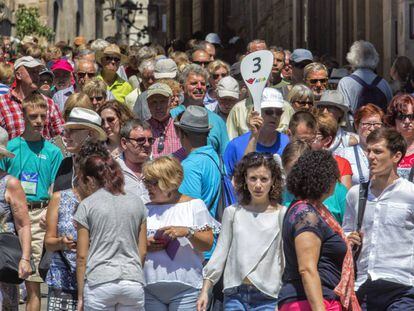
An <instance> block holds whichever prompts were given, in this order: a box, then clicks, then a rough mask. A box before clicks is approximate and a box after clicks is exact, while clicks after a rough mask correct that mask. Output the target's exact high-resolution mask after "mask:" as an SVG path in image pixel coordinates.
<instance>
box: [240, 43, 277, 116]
mask: <svg viewBox="0 0 414 311" xmlns="http://www.w3.org/2000/svg"><path fill="white" fill-rule="evenodd" d="M272 66H273V53H272V52H270V51H267V50H262V51H257V52H253V53H250V54H248V55H247V56H245V57H244V58H243V60H242V62H241V64H240V71H241V75H242V77H243V80H244V82H245V83H246V86H247V88H248V89H249V92H250V94H251V96H252V99H253V104H254V110H255V111H257V112H258V113H259V114H260V102H261V98H262V93H263V89H264V88H265V86H266V83H267V80H268V79H269V76H270V72H271V71H272Z"/></svg>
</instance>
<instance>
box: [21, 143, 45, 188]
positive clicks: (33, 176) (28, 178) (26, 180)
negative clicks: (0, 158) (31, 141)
mask: <svg viewBox="0 0 414 311" xmlns="http://www.w3.org/2000/svg"><path fill="white" fill-rule="evenodd" d="M19 148H20V155H21V154H22V142H21V140H20V146H19ZM19 160H20V183H21V185H22V188H23V191H24V193H25V194H26V195H36V194H37V185H38V183H39V170H40V164H39V161H40V151H39V153H38V154H36V163H35V164H36V172H29V171H23V170H22V158H21V156H20V159H19Z"/></svg>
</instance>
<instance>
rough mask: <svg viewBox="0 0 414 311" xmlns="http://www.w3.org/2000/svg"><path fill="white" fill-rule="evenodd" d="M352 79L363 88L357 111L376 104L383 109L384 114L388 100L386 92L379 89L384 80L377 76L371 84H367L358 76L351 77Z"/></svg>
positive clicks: (359, 96)
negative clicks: (367, 105)
mask: <svg viewBox="0 0 414 311" xmlns="http://www.w3.org/2000/svg"><path fill="white" fill-rule="evenodd" d="M349 77H350V78H352V79H354V80H355V81H356V82H358V83H359V84H360V85H361V86H362V90H361V92H360V93H359V95H358V102H357V105H356V107H355V111H356V110H358V109H359V108H361V107H362V106H365V105H366V104H369V103H371V104H374V105H375V106H378V107H379V108H381V109H382V110H383V111H384V112H386V110H387V105H388V100H387V97H386V96H385V94H384V92H383V91H381V89H380V88H379V87H378V84H379V83H380V82H381V80H382V78H381V77H380V76H377V77H376V78H375V79H374V81H372V83H371V84H368V83H366V82H365V81H364V80H362V79H361V78H360V77H358V76H357V75H353V74H352V75H350V76H349Z"/></svg>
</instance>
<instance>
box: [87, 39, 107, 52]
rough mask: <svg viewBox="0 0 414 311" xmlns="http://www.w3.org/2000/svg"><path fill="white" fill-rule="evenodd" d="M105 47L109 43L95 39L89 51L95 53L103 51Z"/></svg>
mask: <svg viewBox="0 0 414 311" xmlns="http://www.w3.org/2000/svg"><path fill="white" fill-rule="evenodd" d="M107 46H109V42H108V41H106V40H104V39H96V40H95V41H93V42H92V43H91V49H92V50H93V51H95V52H97V51H103V49H104V48H106V47H107Z"/></svg>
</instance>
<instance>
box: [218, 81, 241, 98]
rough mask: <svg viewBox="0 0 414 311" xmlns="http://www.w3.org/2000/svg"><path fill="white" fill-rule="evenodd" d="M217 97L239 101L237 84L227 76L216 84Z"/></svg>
mask: <svg viewBox="0 0 414 311" xmlns="http://www.w3.org/2000/svg"><path fill="white" fill-rule="evenodd" d="M217 95H218V97H233V98H236V99H239V96H240V88H239V83H238V82H237V80H236V79H234V78H233V77H230V76H227V77H224V78H222V79H221V80H220V81H219V82H218V83H217Z"/></svg>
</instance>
